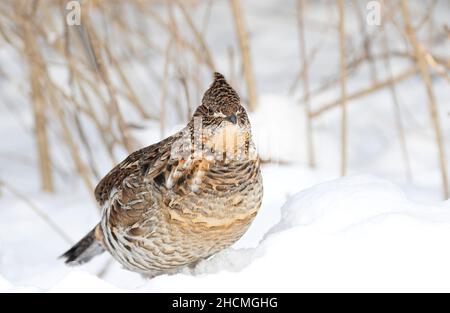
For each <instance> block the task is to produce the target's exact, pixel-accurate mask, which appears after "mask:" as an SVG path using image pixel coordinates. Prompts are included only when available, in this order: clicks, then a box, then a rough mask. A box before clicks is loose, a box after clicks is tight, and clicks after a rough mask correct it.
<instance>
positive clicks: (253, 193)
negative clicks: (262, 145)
mask: <svg viewBox="0 0 450 313" xmlns="http://www.w3.org/2000/svg"><path fill="white" fill-rule="evenodd" d="M95 195H96V198H97V201H98V203H99V204H100V205H101V206H102V208H103V211H102V218H101V221H100V223H99V224H98V225H97V226H95V228H94V229H93V230H92V231H91V232H90V233H88V234H87V235H86V236H85V237H84V238H83V239H81V241H80V242H78V243H77V244H76V245H75V246H73V247H72V248H71V249H70V250H69V251H67V252H66V253H65V254H64V255H63V257H64V258H66V263H68V264H74V265H77V264H82V263H84V262H87V261H89V260H90V259H91V258H92V257H94V256H95V255H97V254H100V253H101V252H103V251H104V250H107V251H108V252H109V253H110V254H111V255H112V256H113V257H114V258H115V259H116V260H117V261H118V262H120V263H121V264H122V265H123V266H124V267H125V268H127V269H129V270H132V271H135V272H139V273H142V274H144V275H146V276H150V277H153V276H156V275H159V274H165V273H172V272H174V271H176V270H177V269H179V268H180V267H183V266H186V265H193V264H195V263H196V262H198V261H200V260H202V259H205V258H207V257H209V256H211V255H213V254H215V253H217V252H219V251H220V250H222V249H225V248H227V247H229V246H230V245H232V244H233V243H234V242H235V241H236V240H238V239H239V238H240V237H241V236H242V235H243V234H244V233H245V232H246V230H247V229H248V227H249V226H250V223H251V222H252V221H253V219H254V218H255V216H256V214H257V212H258V210H259V208H260V206H261V200H262V195H263V184H262V177H261V172H260V161H259V159H258V157H257V154H256V150H255V146H254V143H253V142H252V136H251V129H250V122H249V120H248V117H247V113H246V111H245V109H244V108H243V107H242V106H241V104H240V99H239V96H238V95H237V93H236V92H235V91H234V90H233V88H231V87H230V85H229V84H228V83H227V82H226V80H225V78H224V77H223V76H222V75H221V74H219V73H215V74H214V82H213V83H212V85H211V86H210V88H209V89H208V90H207V91H206V93H205V95H204V96H203V99H202V104H201V105H200V106H199V107H198V108H197V109H196V111H195V113H194V115H193V117H192V119H191V121H190V122H189V123H188V125H187V126H186V127H185V128H184V129H183V130H181V131H180V132H178V133H176V134H174V135H172V136H170V137H168V138H166V139H164V140H162V141H161V142H159V143H156V144H154V145H151V146H149V147H146V148H143V149H141V150H138V151H136V152H134V153H132V154H131V155H129V156H128V157H127V158H126V159H125V160H124V161H122V162H121V163H120V164H118V165H117V166H116V167H115V168H113V169H112V170H111V171H110V172H109V173H108V174H107V175H106V176H105V177H104V178H103V179H102V180H101V181H100V183H99V184H98V186H97V187H96V189H95Z"/></svg>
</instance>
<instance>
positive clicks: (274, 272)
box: [0, 175, 450, 292]
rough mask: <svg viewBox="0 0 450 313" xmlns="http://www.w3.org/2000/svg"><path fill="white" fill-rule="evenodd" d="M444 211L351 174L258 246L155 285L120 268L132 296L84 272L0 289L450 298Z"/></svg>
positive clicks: (311, 195)
mask: <svg viewBox="0 0 450 313" xmlns="http://www.w3.org/2000/svg"><path fill="white" fill-rule="evenodd" d="M449 207H450V205H449V203H448V202H447V203H441V204H436V205H433V206H430V205H426V206H425V205H421V204H418V203H415V202H413V201H410V200H408V199H407V197H406V196H405V194H404V193H403V192H402V191H401V189H400V188H399V187H397V186H396V185H393V184H392V183H390V182H388V181H385V180H382V179H379V178H376V177H373V176H367V175H355V176H350V177H347V178H342V179H337V180H333V181H329V182H325V183H322V184H318V185H316V186H314V187H311V188H309V189H306V190H304V191H302V192H299V193H297V194H295V195H293V196H292V197H290V198H289V199H288V200H287V202H286V203H285V204H284V206H283V207H282V209H281V220H280V221H279V222H278V223H277V224H275V225H274V226H273V227H272V228H271V229H270V230H269V231H268V232H267V233H266V234H265V236H264V238H263V239H262V240H261V241H260V242H259V243H258V244H257V245H256V247H253V248H232V249H228V250H225V251H223V252H222V253H219V254H218V255H216V256H215V257H213V258H212V259H209V260H206V261H203V262H201V263H200V264H199V265H198V266H197V267H196V268H195V269H194V270H191V271H188V270H184V271H182V272H181V273H179V274H176V275H170V276H167V275H164V276H159V277H157V278H155V279H152V280H144V279H141V278H140V277H138V276H136V275H134V274H131V273H130V274H128V273H127V272H125V271H123V273H122V274H121V276H122V278H124V279H125V280H126V279H128V280H130V281H132V280H134V284H135V285H134V286H133V288H132V289H130V288H126V287H125V286H126V284H124V282H123V281H121V283H120V284H117V282H116V283H113V282H106V281H104V280H102V279H100V278H98V277H96V276H94V274H93V273H92V272H90V271H88V270H85V269H83V267H82V268H80V269H75V270H71V271H68V272H67V273H66V274H65V275H63V276H62V278H60V279H58V280H57V281H56V282H55V283H54V284H53V285H52V286H51V287H49V288H42V289H36V288H34V289H33V288H30V287H29V286H26V285H22V286H12V284H10V283H9V282H8V281H7V280H6V279H5V278H0V290H2V291H17V290H22V291H49V292H81V291H84V292H91V291H93V292H96V291H102V292H118V291H124V292H127V291H128V292H129V291H141V292H164V291H166V292H175V291H179V292H183V291H184V292H186V291H191V292H213V291H216V292H239V291H243V292H244V291H255V292H257V291H261V292H262V291H265V292H275V291H279V292H283V291H287V292H293V291H436V290H447V291H450V268H449V266H448V264H450V249H449V248H448V238H450V211H449ZM124 273H125V274H124ZM44 275H45V274H44ZM130 281H129V283H130ZM138 282H139V283H138Z"/></svg>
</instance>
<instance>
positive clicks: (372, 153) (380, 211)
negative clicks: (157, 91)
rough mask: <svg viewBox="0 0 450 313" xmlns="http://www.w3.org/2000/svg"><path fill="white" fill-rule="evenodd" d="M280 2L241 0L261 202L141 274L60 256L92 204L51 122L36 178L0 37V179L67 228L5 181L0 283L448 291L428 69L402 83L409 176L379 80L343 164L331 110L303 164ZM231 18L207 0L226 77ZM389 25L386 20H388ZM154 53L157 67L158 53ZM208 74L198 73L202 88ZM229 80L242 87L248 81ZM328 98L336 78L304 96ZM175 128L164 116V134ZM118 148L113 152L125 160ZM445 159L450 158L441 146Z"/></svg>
mask: <svg viewBox="0 0 450 313" xmlns="http://www.w3.org/2000/svg"><path fill="white" fill-rule="evenodd" d="M279 3H280V1H276V0H267V1H260V0H248V1H243V5H244V9H245V12H246V22H247V24H248V27H249V33H250V39H251V47H252V60H253V65H254V70H255V77H256V83H257V88H258V93H259V106H258V110H256V111H255V112H253V113H251V114H250V120H251V123H252V131H253V135H254V138H255V142H256V145H257V148H258V150H259V152H260V155H261V157H262V158H263V159H272V160H275V161H277V160H280V161H281V163H280V164H278V165H276V164H265V165H264V166H263V167H262V171H263V179H264V199H263V204H262V207H261V210H260V212H259V213H258V216H257V217H256V219H255V221H254V222H253V224H252V226H251V227H250V229H249V231H248V232H247V233H246V234H245V235H244V236H243V238H241V240H239V241H238V242H237V243H236V244H235V245H233V247H232V248H230V249H227V250H225V251H223V252H222V253H220V254H218V255H216V256H214V257H213V258H211V259H209V260H206V261H204V262H202V263H200V264H199V265H198V266H197V267H196V268H195V269H194V270H193V271H187V270H183V271H182V272H180V273H178V274H176V275H172V276H160V277H157V278H155V279H152V280H146V279H144V278H142V277H141V276H140V275H137V274H135V273H132V272H129V271H126V270H124V269H122V268H121V267H120V265H118V263H117V262H111V263H109V262H110V257H109V256H108V254H107V253H105V254H103V255H101V256H99V257H96V258H95V259H93V260H92V261H91V262H89V263H88V264H86V265H83V266H81V267H78V268H69V267H66V266H65V265H64V264H63V262H62V261H61V260H58V256H59V255H61V254H62V253H63V252H64V251H66V250H67V249H68V248H69V247H70V246H71V245H72V244H74V243H75V242H76V241H78V240H79V239H80V238H81V237H82V236H83V235H85V234H86V233H87V232H88V231H89V230H90V229H92V227H93V226H94V225H95V224H96V223H98V221H99V215H100V213H99V210H98V208H97V207H96V204H95V203H94V201H93V200H92V198H91V195H90V194H89V193H88V192H87V190H86V188H85V187H84V185H83V184H82V182H81V181H80V179H79V178H77V177H74V176H73V175H71V173H73V172H74V171H75V170H74V165H73V162H72V161H71V157H70V155H69V154H68V152H67V151H66V150H65V149H64V148H63V147H61V145H60V141H59V140H58V138H59V137H60V131H59V130H58V129H57V128H55V129H51V130H50V135H49V136H50V142H51V147H52V151H51V152H52V157H53V159H54V166H55V169H56V171H55V175H54V179H55V186H56V192H55V194H46V193H43V192H41V191H40V184H39V173H38V172H37V162H38V158H37V155H36V149H35V142H34V137H33V136H32V134H33V116H32V114H31V110H30V107H31V106H30V105H31V104H30V103H28V100H27V94H26V92H25V91H26V90H27V88H26V87H25V85H26V82H27V78H26V71H25V70H24V68H23V67H24V66H23V64H22V63H23V62H21V60H18V59H17V57H14V54H13V53H12V52H11V50H10V49H8V48H7V47H6V46H1V47H0V67H1V68H2V71H5V72H7V73H9V74H10V75H9V77H8V78H4V77H1V76H0V141H1V142H2V145H0V179H1V180H4V181H7V182H8V183H9V185H11V186H13V187H14V188H15V189H16V190H18V191H20V192H21V194H23V195H25V196H26V198H27V199H28V200H29V201H31V202H32V204H33V205H34V206H35V207H36V208H38V209H39V210H40V211H41V212H43V213H45V214H46V215H48V216H49V217H50V219H51V221H52V222H53V223H54V224H56V225H58V226H59V227H60V228H62V230H63V231H64V233H65V234H66V235H67V237H68V238H67V239H64V238H62V236H61V235H60V234H58V233H57V232H55V231H54V230H52V229H51V228H50V227H49V223H48V222H44V221H43V219H42V217H40V216H39V215H37V214H36V212H33V210H32V209H31V208H30V205H29V203H28V204H27V203H25V202H24V201H23V199H20V197H17V195H14V194H13V193H11V191H10V190H8V189H6V188H0V292H2V291H3V292H5V291H6V292H13V291H19V292H34V291H37V292H70V291H75V292H80V291H86V292H97V291H102V292H116V291H120V292H131V291H142V292H164V291H166V292H175V291H183V292H211V291H218V292H226V291H233V292H235V291H248V292H256V291H280V292H281V291H450V266H449V264H450V244H449V242H450V224H449V223H450V202H448V201H447V202H442V201H441V198H442V192H441V181H440V174H439V164H438V158H437V151H436V150H437V149H436V145H435V138H434V134H433V131H432V126H431V121H430V114H429V111H428V106H427V100H426V93H425V89H424V86H423V82H422V81H421V80H420V78H419V77H414V78H411V79H409V80H405V81H404V82H402V83H400V84H398V85H397V87H398V89H397V91H398V96H399V101H400V107H401V110H402V118H403V122H404V125H405V132H406V135H407V136H406V137H407V138H406V139H407V146H408V151H409V155H410V159H411V167H412V174H413V175H412V179H411V180H407V179H406V175H405V166H404V161H403V159H402V155H401V149H400V143H399V139H398V134H397V130H396V126H395V118H394V114H393V104H392V101H391V98H390V94H389V91H388V90H385V89H383V90H381V91H380V92H377V93H374V94H372V95H370V96H368V97H364V98H359V99H355V100H354V101H352V102H350V103H349V105H348V114H349V125H348V127H349V149H348V150H349V151H348V153H349V162H348V163H349V169H348V172H349V174H350V176H348V177H346V178H340V179H337V177H338V176H339V174H340V169H339V167H340V139H339V132H340V125H341V124H340V123H341V117H340V111H339V110H335V111H330V112H329V113H327V114H325V115H324V116H322V117H320V118H319V119H317V120H315V122H314V125H313V127H314V143H315V152H316V157H317V167H316V168H315V169H311V168H309V167H308V166H307V161H306V155H307V154H306V152H305V147H306V143H305V138H306V136H305V124H306V123H305V119H306V118H305V109H304V107H303V105H302V103H299V101H298V100H299V98H300V97H301V95H302V90H301V88H300V87H299V88H297V90H296V91H295V92H294V93H288V89H289V87H290V86H291V85H292V82H293V81H294V80H295V77H296V75H297V74H298V72H299V70H300V62H299V61H300V58H299V51H298V33H297V29H296V27H297V26H296V25H297V21H296V16H295V9H294V7H295V3H294V1H289V2H288V3H287V4H286V5H283V6H280V5H279ZM314 3H319V2H316V1H311V2H309V1H308V11H307V12H308V14H307V15H306V23H307V25H312V26H311V27H308V29H307V30H306V31H307V33H306V37H307V42H308V43H310V45H309V48H308V49H309V50H311V49H312V48H314V47H315V46H316V44H317V43H318V42H322V49H320V51H318V54H317V57H316V59H315V61H314V62H313V63H312V65H311V67H310V82H311V89H312V90H313V89H316V88H317V87H319V86H321V85H322V84H323V82H324V80H325V79H326V78H327V77H328V76H330V75H333V74H336V73H338V72H339V58H338V50H339V49H337V48H336V47H337V46H338V42H337V36H336V33H334V30H333V29H332V30H331V31H325V30H324V29H322V28H323V27H321V26H320V25H321V24H322V23H323V24H329V23H328V22H329V20H330V21H335V22H336V16H337V13H336V12H335V11H334V10H332V9H331V10H324V9H323V8H324V6H321V5H317V6H315V5H314ZM421 3H422V2H421V1H414V2H411V6H412V7H414V10H413V11H412V12H413V13H414V12H415V13H417V12H419V13H421V14H422V13H423V12H424V11H423V10H421ZM438 6H439V7H438V10H437V12H438V14H436V16H435V18H440V20H445V21H447V20H448V14H449V12H450V10H449V6H448V3H446V2H438ZM327 7H328V6H327ZM330 8H331V7H330ZM399 14H400V13H399ZM229 21H230V19H229V7H228V3H227V2H226V1H217V4H215V6H214V7H213V10H212V16H211V21H210V23H209V28H208V29H207V32H206V40H207V43H208V45H209V47H210V49H211V52H212V53H213V55H214V58H215V60H216V65H217V67H218V70H219V71H221V72H223V73H224V74H225V75H227V71H228V69H229V64H228V59H229V57H228V48H229V46H230V45H236V40H235V33H234V29H233V26H232V25H231V24H230V23H229ZM351 21H352V20H349V24H352V25H353V24H355V25H356V23H352V22H351ZM436 22H438V21H436ZM352 25H347V26H348V31H349V33H351V32H352V31H353V30H355V31H356V29H357V27H356V26H355V25H353V26H352ZM352 27H353V28H352ZM388 31H389V32H390V33H394V34H395V31H394V30H393V29H392V27H390V28H388ZM150 33H151V34H152V32H150ZM155 35H156V34H155ZM400 42H401V40H399V38H397V37H395V36H394V38H390V44H391V46H393V47H395V46H396V45H397V44H399V43H400ZM118 44H120V43H118ZM441 47H442V49H443V50H442V52H441V53H442V55H443V56H444V57H445V56H448V51H450V49H449V47H450V41H447V42H446V43H445V42H444V43H443V44H442V45H441ZM374 49H375V50H377V49H378V50H379V49H380V47H374ZM235 51H238V50H235ZM375 52H376V51H375ZM309 53H311V51H309ZM151 59H152V60H153V58H151ZM155 62H159V61H158V60H155ZM122 65H123V68H124V70H125V71H126V73H127V76H128V78H130V80H132V81H133V80H135V82H136V83H137V86H141V83H142V81H139V75H138V74H145V73H146V72H147V71H148V69H147V68H146V66H143V65H141V64H134V63H133V62H124V64H122ZM153 65H154V66H155V68H161V70H162V68H163V63H161V62H159V63H157V64H153ZM378 65H379V68H380V69H381V70H380V72H379V79H383V78H385V76H386V73H385V70H384V68H383V66H382V64H378ZM409 66H410V64H409V62H407V61H405V60H402V59H393V71H394V72H395V74H398V73H400V72H402V71H403V70H404V69H406V68H409ZM60 72H61V71H59V72H58V71H55V73H52V75H53V74H55V75H53V76H55V77H53V78H54V80H55V81H58V82H60V83H62V84H64V83H65V82H66V81H67V78H66V76H65V75H62V74H61V73H60ZM58 73H59V75H60V76H58ZM210 74H211V73H208V75H209V76H210ZM369 77H370V75H369V72H368V69H366V68H362V69H361V70H358V72H357V73H355V74H354V75H353V76H351V77H349V80H348V89H349V93H352V92H354V91H357V90H360V89H361V88H364V87H367V86H369V85H370V84H371V81H370V78H369ZM174 80H175V78H174ZM208 83H209V81H206V80H205V81H204V87H205V88H206V86H207V84H208ZM237 87H239V88H241V89H245V88H244V84H243V83H242V84H241V85H238V86H237ZM433 87H434V92H435V95H436V100H437V103H438V105H439V109H440V110H439V114H440V119H441V121H442V132H443V134H444V144H445V146H446V148H447V153H449V152H450V151H449V147H450V135H449V134H450V123H449V120H450V115H449V112H450V102H449V99H450V88H448V83H447V82H446V81H444V80H443V79H436V80H435V81H434V84H433ZM239 88H238V91H239V92H241V91H243V90H240V89H239ZM136 92H137V93H138V94H139V96H140V98H142V99H147V97H148V94H149V93H151V92H147V90H146V88H137V90H136ZM339 97H340V90H339V88H333V89H331V90H329V91H327V92H324V93H323V94H321V95H320V96H316V97H315V98H313V99H312V103H311V106H312V107H313V108H315V109H317V108H319V107H321V105H323V104H324V103H327V102H328V101H330V100H334V99H337V98H339ZM156 99H158V95H156ZM150 102H152V101H150ZM156 103H158V101H156ZM93 105H95V103H93ZM153 109H154V110H155V108H153ZM156 110H157V108H156ZM127 122H130V123H133V122H137V124H139V125H141V124H142V126H143V129H142V130H133V136H134V137H135V138H136V139H137V140H138V141H139V142H140V146H147V145H149V144H152V143H155V142H157V141H158V140H160V139H161V134H160V131H159V125H156V124H155V123H154V122H151V121H149V122H148V123H147V122H146V123H143V122H142V121H135V120H134V119H133V118H131V117H128V116H127ZM177 123H178V124H177ZM180 123H181V121H172V120H168V121H167V124H168V125H167V127H168V128H170V129H171V130H172V131H171V132H174V131H178V130H179V129H180V128H181V125H180ZM181 124H183V123H181ZM171 132H170V131H169V130H167V134H166V135H168V134H169V133H171ZM92 140H93V142H94V143H95V142H96V138H92ZM98 141H99V140H98ZM93 146H94V149H95V147H96V146H95V145H93ZM100 150H101V149H96V150H94V153H95V154H96V156H98V160H96V161H97V163H98V164H97V165H98V166H99V169H98V170H99V172H100V173H101V174H106V173H107V171H108V170H109V169H111V167H112V164H110V162H107V161H104V160H107V158H105V156H104V154H102V153H101V151H100ZM125 156H126V154H125V152H123V155H122V156H121V158H124V157H125ZM447 159H448V160H447V164H448V165H449V166H450V164H449V161H450V159H449V158H448V155H447ZM107 264H109V265H107ZM99 273H101V275H99ZM99 276H101V277H99Z"/></svg>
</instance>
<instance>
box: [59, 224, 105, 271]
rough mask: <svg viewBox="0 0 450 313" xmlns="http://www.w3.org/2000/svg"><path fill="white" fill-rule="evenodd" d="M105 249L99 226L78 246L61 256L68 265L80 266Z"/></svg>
mask: <svg viewBox="0 0 450 313" xmlns="http://www.w3.org/2000/svg"><path fill="white" fill-rule="evenodd" d="M103 251H105V249H104V248H103V246H102V243H101V229H100V225H97V226H96V227H95V228H94V229H93V230H91V231H90V232H89V233H88V234H87V235H86V236H84V237H83V239H81V240H80V241H79V242H78V243H77V244H75V245H74V246H73V247H72V248H70V249H69V250H68V251H67V252H66V253H64V254H63V255H61V256H60V258H64V259H65V263H66V264H68V265H80V264H83V263H86V262H88V261H90V260H91V259H92V258H93V257H94V256H96V255H98V254H100V253H102V252H103Z"/></svg>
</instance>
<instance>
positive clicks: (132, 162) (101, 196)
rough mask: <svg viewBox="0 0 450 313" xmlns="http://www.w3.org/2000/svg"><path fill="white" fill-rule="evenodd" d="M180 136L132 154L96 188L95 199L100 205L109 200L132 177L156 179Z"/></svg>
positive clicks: (174, 136) (171, 137)
mask: <svg viewBox="0 0 450 313" xmlns="http://www.w3.org/2000/svg"><path fill="white" fill-rule="evenodd" d="M179 137H180V136H179V135H178V134H176V135H173V136H170V137H168V138H166V139H164V140H162V141H160V142H158V143H156V144H154V145H151V146H148V147H145V148H143V149H140V150H138V151H135V152H133V153H132V154H130V155H129V156H128V157H127V158H126V159H125V160H123V161H122V162H120V163H119V164H118V165H117V166H116V167H114V168H113V169H112V170H111V171H110V172H109V173H108V174H107V175H106V176H105V177H104V178H103V179H102V180H101V181H100V182H99V183H98V185H97V187H96V188H95V197H96V199H97V201H98V203H99V204H100V205H103V204H104V203H105V201H107V200H108V199H109V196H110V194H111V191H112V190H113V189H114V188H119V186H120V185H121V184H122V182H123V180H124V179H125V178H127V177H129V176H130V175H135V174H142V175H148V176H149V177H150V178H155V177H157V176H158V174H159V173H160V172H161V171H163V169H164V168H165V167H166V165H167V162H168V161H169V160H170V153H171V148H172V144H173V143H174V142H175V141H176V140H177V139H178V138H179Z"/></svg>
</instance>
